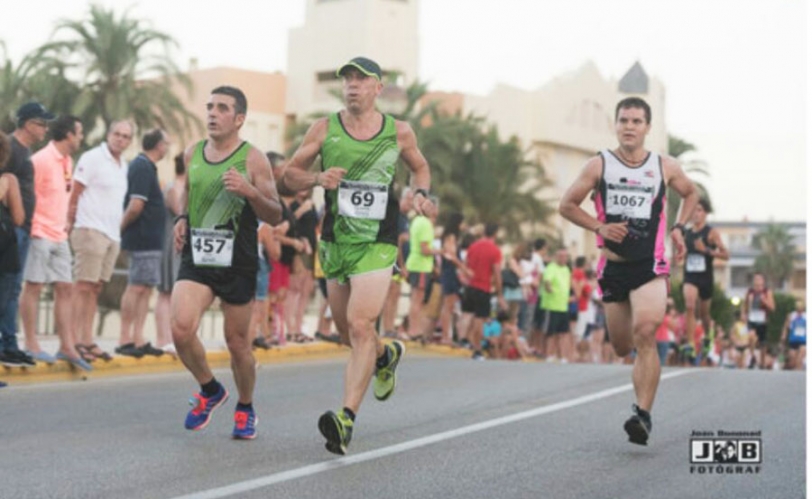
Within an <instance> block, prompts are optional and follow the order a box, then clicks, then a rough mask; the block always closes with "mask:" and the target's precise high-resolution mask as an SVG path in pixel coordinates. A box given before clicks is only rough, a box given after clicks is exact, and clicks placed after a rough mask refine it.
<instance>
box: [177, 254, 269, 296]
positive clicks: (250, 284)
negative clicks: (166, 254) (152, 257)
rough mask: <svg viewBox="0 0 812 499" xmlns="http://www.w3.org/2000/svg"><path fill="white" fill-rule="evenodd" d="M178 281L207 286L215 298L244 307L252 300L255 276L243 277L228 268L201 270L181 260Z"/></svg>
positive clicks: (255, 284) (241, 274) (254, 291)
mask: <svg viewBox="0 0 812 499" xmlns="http://www.w3.org/2000/svg"><path fill="white" fill-rule="evenodd" d="M178 281H193V282H196V283H199V284H203V285H204V286H208V287H209V288H210V289H211V290H212V292H213V293H214V295H215V296H217V297H218V298H220V299H221V300H222V301H223V302H225V303H228V304H230V305H245V304H246V303H250V302H251V300H253V299H254V294H255V293H256V288H257V276H256V273H255V274H254V275H250V276H249V275H245V274H243V273H239V272H235V271H234V269H230V268H221V269H213V268H201V267H196V266H194V265H192V264H189V263H188V262H187V261H186V260H183V261H182V262H181V264H180V270H179V271H178Z"/></svg>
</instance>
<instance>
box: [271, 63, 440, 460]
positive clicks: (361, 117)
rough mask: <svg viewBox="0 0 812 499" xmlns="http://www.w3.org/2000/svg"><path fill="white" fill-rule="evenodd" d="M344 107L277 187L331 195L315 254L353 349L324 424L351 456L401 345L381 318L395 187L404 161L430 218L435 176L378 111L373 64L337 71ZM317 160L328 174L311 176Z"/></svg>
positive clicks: (338, 450) (320, 126)
mask: <svg viewBox="0 0 812 499" xmlns="http://www.w3.org/2000/svg"><path fill="white" fill-rule="evenodd" d="M337 75H338V76H340V77H342V78H343V82H344V87H343V89H344V102H345V106H346V108H345V109H344V110H342V111H340V112H338V113H336V114H333V115H330V116H329V117H327V118H323V119H320V120H318V121H317V122H316V123H314V124H313V125H312V126H311V127H310V130H308V131H307V134H306V135H305V137H304V140H303V142H302V145H301V146H300V147H299V149H298V150H297V151H296V153H295V154H294V156H293V158H291V160H290V163H289V164H288V165H287V168H286V170H285V174H284V176H283V177H282V180H281V181H280V184H284V185H285V186H286V187H287V188H289V189H292V190H296V191H299V190H303V189H309V188H311V187H313V186H315V185H319V186H321V187H323V188H324V189H325V195H324V197H325V218H324V225H323V229H322V242H321V245H320V248H319V257H320V260H321V265H322V269H323V270H324V274H325V276H326V278H327V297H328V300H329V302H330V310H331V311H332V313H333V320H334V321H335V323H336V327H337V328H338V332H339V333H340V335H341V338H342V341H343V342H344V343H345V344H348V345H350V346H351V347H352V353H351V354H350V359H349V362H348V365H347V370H346V372H345V376H344V405H343V408H342V409H341V410H339V411H338V412H337V413H335V412H333V411H328V412H326V413H324V414H323V415H322V416H321V418H320V419H319V430H320V431H321V433H322V435H324V437H325V438H326V439H327V444H326V448H327V450H328V451H330V452H333V453H335V454H345V453H346V451H347V445H348V444H349V443H350V439H351V437H352V429H353V424H354V420H355V414H356V413H357V412H358V409H359V407H360V406H361V401H362V400H363V398H364V394H365V393H366V390H367V387H368V386H369V381H370V379H371V378H372V375H373V373H374V374H375V386H374V392H375V398H376V399H378V400H386V399H388V398H389V396H390V395H391V394H392V392H393V391H394V389H395V368H396V367H397V365H398V362H399V361H400V358H401V357H402V355H403V353H404V351H405V347H404V345H403V343H401V342H399V341H395V342H393V343H391V344H389V345H385V344H384V343H383V342H381V341H380V339H379V338H378V336H377V334H376V332H375V320H376V318H377V317H378V315H380V313H381V309H382V308H383V303H384V300H385V299H386V294H387V290H388V289H389V281H390V280H391V279H392V268H393V266H394V265H395V260H396V258H397V252H398V250H397V238H398V230H397V219H398V213H399V207H398V200H397V198H396V196H395V192H394V189H393V182H394V175H395V170H396V168H397V162H398V159H402V160H403V162H404V163H405V164H406V166H407V167H409V169H410V170H411V173H412V184H413V188H414V193H415V195H414V209H415V211H416V212H417V213H418V214H421V215H422V214H427V213H434V212H435V210H436V208H435V206H434V204H433V203H432V202H431V201H429V199H428V189H429V186H430V183H431V172H430V171H429V165H428V163H427V162H426V159H425V158H424V157H423V154H422V153H421V152H420V150H419V149H418V148H417V139H416V137H415V134H414V131H412V129H411V127H410V126H409V124H408V123H405V122H402V121H397V120H395V119H394V118H392V117H391V116H387V115H384V114H382V113H380V112H378V110H377V109H375V99H376V98H377V97H378V95H380V93H381V90H382V89H383V84H382V83H381V69H380V66H378V64H377V63H375V62H374V61H371V60H369V59H367V58H364V57H356V58H355V59H353V60H351V61H350V62H348V63H347V64H344V65H343V66H341V68H339V70H338V71H337ZM318 155H321V158H322V161H321V163H322V165H323V167H322V168H323V171H321V172H318V173H311V172H308V171H307V170H308V169H309V168H310V166H311V165H312V164H313V161H314V160H315V159H316V157H317V156H318Z"/></svg>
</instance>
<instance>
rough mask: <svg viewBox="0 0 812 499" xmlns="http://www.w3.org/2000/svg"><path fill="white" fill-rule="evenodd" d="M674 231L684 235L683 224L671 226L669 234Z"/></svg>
mask: <svg viewBox="0 0 812 499" xmlns="http://www.w3.org/2000/svg"><path fill="white" fill-rule="evenodd" d="M674 229H679V231H680V232H681V233H683V234H685V226H684V225H683V224H680V223H676V224H674V225H672V226H671V232H673V231H674Z"/></svg>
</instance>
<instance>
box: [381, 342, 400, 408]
mask: <svg viewBox="0 0 812 499" xmlns="http://www.w3.org/2000/svg"><path fill="white" fill-rule="evenodd" d="M384 348H386V349H387V350H389V364H388V365H387V366H386V367H381V368H377V369H376V371H375V383H374V387H373V391H374V392H375V398H376V399H378V400H380V401H384V400H386V399H388V398H389V397H390V396H392V393H393V392H394V391H395V385H396V384H397V383H396V382H397V376H395V370H396V369H397V368H398V363H400V359H401V357H403V354H404V353H405V352H406V346H405V345H404V344H403V343H402V342H400V341H398V340H395V341H393V342H392V343H389V344H387V345H384Z"/></svg>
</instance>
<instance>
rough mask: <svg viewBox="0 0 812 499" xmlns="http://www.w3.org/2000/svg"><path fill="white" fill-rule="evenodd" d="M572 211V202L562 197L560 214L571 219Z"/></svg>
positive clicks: (559, 207) (559, 208) (559, 206)
mask: <svg viewBox="0 0 812 499" xmlns="http://www.w3.org/2000/svg"><path fill="white" fill-rule="evenodd" d="M571 213H572V203H571V202H569V201H568V200H566V199H562V200H561V202H560V203H559V204H558V214H559V215H561V216H562V217H564V218H566V219H568V220H569V217H570V214H571Z"/></svg>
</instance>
